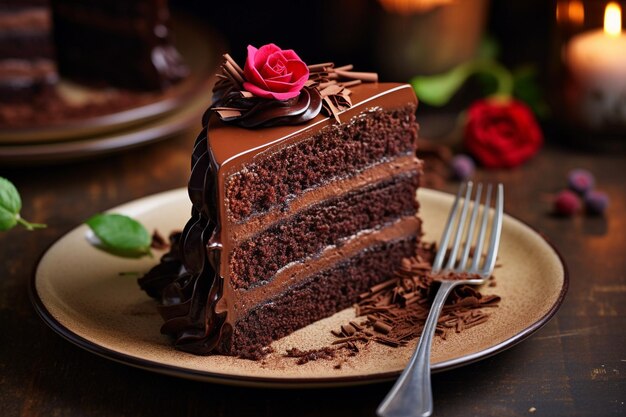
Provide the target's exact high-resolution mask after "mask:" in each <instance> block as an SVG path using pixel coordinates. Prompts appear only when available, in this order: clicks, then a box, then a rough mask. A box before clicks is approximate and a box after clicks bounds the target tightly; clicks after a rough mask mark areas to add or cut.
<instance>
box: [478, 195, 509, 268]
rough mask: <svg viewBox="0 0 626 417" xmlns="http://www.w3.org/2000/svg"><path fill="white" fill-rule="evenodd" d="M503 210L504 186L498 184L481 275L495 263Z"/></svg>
mask: <svg viewBox="0 0 626 417" xmlns="http://www.w3.org/2000/svg"><path fill="white" fill-rule="evenodd" d="M503 212H504V186H503V185H502V184H498V193H497V195H496V207H495V213H494V214H493V225H492V226H491V239H490V241H489V250H488V251H487V258H486V259H485V264H484V266H483V269H482V272H481V275H484V276H487V275H491V273H492V272H493V268H494V266H495V265H496V257H497V255H498V247H499V244H500V235H501V233H502V217H503Z"/></svg>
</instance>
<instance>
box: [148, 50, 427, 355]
mask: <svg viewBox="0 0 626 417" xmlns="http://www.w3.org/2000/svg"><path fill="white" fill-rule="evenodd" d="M218 79H219V81H218V83H217V84H216V86H215V89H214V100H216V101H215V102H214V105H213V106H212V107H211V108H210V109H209V111H207V114H206V115H205V117H204V119H203V126H204V128H203V130H202V132H201V133H200V135H199V136H198V139H197V141H196V144H195V148H194V150H193V153H192V164H191V165H192V173H191V178H190V181H189V195H190V198H191V201H192V203H193V208H192V217H191V219H190V220H189V222H188V223H187V225H186V227H185V229H184V230H183V232H182V235H179V236H178V237H176V238H175V239H174V241H173V245H172V250H171V251H170V253H168V254H167V255H165V256H164V258H163V259H162V262H161V263H160V264H159V265H158V266H156V267H155V268H153V269H152V270H151V271H150V272H149V273H148V274H147V275H146V276H145V277H143V278H141V279H140V281H139V282H140V285H141V287H142V288H143V289H144V290H146V291H147V292H148V294H150V295H151V296H153V297H155V298H157V299H158V300H160V302H161V304H160V306H159V311H160V313H161V315H162V317H163V318H164V320H165V323H164V325H163V327H162V329H161V331H162V333H164V334H168V335H171V336H172V337H173V338H174V339H175V346H176V347H177V348H178V349H181V350H184V351H188V352H192V353H195V354H209V353H222V354H229V355H238V356H242V357H248V358H255V357H259V355H261V353H260V352H262V351H263V347H264V346H267V345H269V343H271V342H272V340H276V339H278V338H281V337H283V336H286V335H288V334H289V333H291V332H293V331H295V330H297V329H299V328H302V327H304V326H306V325H308V324H310V323H312V322H314V321H317V320H320V319H322V318H324V317H328V316H330V315H332V314H333V313H335V312H337V311H340V310H342V309H344V308H346V307H349V306H350V305H352V304H353V303H354V302H356V301H357V298H358V295H359V294H361V293H363V292H365V291H366V290H367V289H369V288H370V287H371V286H373V285H376V284H378V283H380V282H383V281H386V280H388V279H390V278H391V276H392V275H393V273H394V271H395V270H396V269H397V267H398V266H399V265H400V262H401V260H402V258H406V257H411V256H413V255H415V253H416V252H417V245H418V242H419V239H420V236H421V221H420V220H419V218H418V217H417V216H416V213H417V209H418V204H417V201H416V197H415V193H416V190H417V187H418V186H419V179H420V176H421V170H422V166H421V165H422V164H421V162H420V161H419V160H418V159H417V158H416V157H415V150H416V146H417V130H418V127H417V124H416V122H415V109H416V106H417V100H416V97H415V93H414V92H413V89H412V87H411V86H410V85H408V84H393V83H378V82H377V77H376V75H375V74H371V73H362V72H354V71H352V66H351V65H347V66H343V67H335V66H334V64H332V63H325V64H319V65H310V66H307V65H305V64H304V63H303V62H302V60H301V59H300V58H299V57H298V56H297V55H296V54H295V52H293V51H291V50H286V51H284V50H281V49H280V48H278V47H276V46H275V45H273V44H269V45H265V46H263V47H261V48H259V49H258V50H257V49H256V48H254V47H252V46H249V47H248V59H247V61H246V65H245V66H244V69H242V68H241V67H240V66H239V65H237V63H236V62H235V61H234V60H233V59H232V58H230V57H229V56H226V60H225V62H224V65H223V66H222V71H221V73H220V74H218Z"/></svg>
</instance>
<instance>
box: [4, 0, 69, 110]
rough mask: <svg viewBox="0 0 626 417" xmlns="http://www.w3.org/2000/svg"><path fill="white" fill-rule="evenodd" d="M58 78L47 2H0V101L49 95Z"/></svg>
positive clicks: (21, 0) (33, 0) (28, 0)
mask: <svg viewBox="0 0 626 417" xmlns="http://www.w3.org/2000/svg"><path fill="white" fill-rule="evenodd" d="M57 79H58V76H57V70H56V66H55V62H54V43H53V39H52V19H51V15H50V8H49V4H48V0H0V102H6V103H24V102H29V101H31V100H33V99H35V98H36V97H41V96H46V95H49V94H50V93H51V91H52V90H53V86H54V84H55V83H56V82H57Z"/></svg>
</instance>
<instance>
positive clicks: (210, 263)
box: [139, 124, 231, 355]
mask: <svg viewBox="0 0 626 417" xmlns="http://www.w3.org/2000/svg"><path fill="white" fill-rule="evenodd" d="M206 135H207V129H206V124H205V126H204V129H203V130H202V132H201V133H200V135H199V136H198V139H197V140H196V143H195V146H194V151H193V154H192V158H191V160H192V171H191V178H190V179H189V187H188V190H189V197H190V199H191V202H192V213H191V219H190V220H189V221H188V222H187V224H186V225H185V228H184V229H183V232H182V233H180V234H176V235H173V236H172V237H171V239H170V240H171V247H170V251H169V252H168V253H167V254H165V255H164V256H163V258H161V262H160V263H159V264H158V265H157V266H155V267H154V268H152V269H151V270H150V271H149V272H148V273H147V274H146V275H145V276H143V277H142V278H140V279H139V285H140V287H141V288H142V289H143V290H144V291H146V292H147V293H148V295H150V296H152V297H154V298H156V299H158V300H159V301H160V304H159V306H158V310H159V313H160V314H161V317H162V318H163V320H164V321H165V323H164V324H163V326H162V327H161V333H163V334H167V335H169V336H172V337H173V338H174V345H175V346H176V348H178V349H180V350H183V351H186V352H190V353H194V354H197V355H208V354H209V353H211V352H213V351H220V350H224V351H227V350H228V348H227V346H224V347H222V346H221V345H220V344H224V343H226V340H228V339H229V338H228V337H225V335H226V334H228V333H229V332H231V327H230V325H229V324H228V323H227V322H226V314H227V312H226V311H224V310H223V309H221V308H220V307H219V306H218V301H219V300H220V299H221V298H222V292H223V288H224V280H223V278H222V277H221V276H220V275H219V263H220V256H221V253H222V247H221V244H220V243H218V242H217V239H216V236H217V235H218V232H219V228H220V226H219V224H218V221H217V217H216V216H215V213H216V212H217V202H216V201H215V199H216V196H217V190H216V187H217V184H216V178H217V175H216V173H217V164H216V163H215V161H214V160H212V158H211V156H210V153H209V152H208V150H207V148H206V140H207V137H206Z"/></svg>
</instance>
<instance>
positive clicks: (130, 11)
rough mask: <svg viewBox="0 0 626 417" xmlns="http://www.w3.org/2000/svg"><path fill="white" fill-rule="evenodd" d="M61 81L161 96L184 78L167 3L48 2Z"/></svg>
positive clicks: (124, 0)
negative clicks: (172, 37) (125, 89)
mask: <svg viewBox="0 0 626 417" xmlns="http://www.w3.org/2000/svg"><path fill="white" fill-rule="evenodd" d="M51 2H52V9H53V12H54V13H53V16H54V37H55V41H56V43H57V45H58V47H57V60H58V65H59V71H60V73H61V74H62V75H63V76H66V77H68V78H72V79H77V80H79V81H83V82H88V83H93V84H104V85H113V86H119V87H124V88H129V89H135V90H159V89H163V88H166V87H168V86H170V85H171V84H173V83H175V82H176V81H178V80H180V79H182V78H183V77H185V76H186V75H187V67H186V66H185V65H184V64H183V63H182V59H181V57H180V56H179V54H178V52H177V50H176V49H175V48H174V46H173V45H172V43H171V41H172V39H171V31H170V27H169V25H170V14H169V8H168V5H167V0H132V1H128V0H51Z"/></svg>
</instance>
